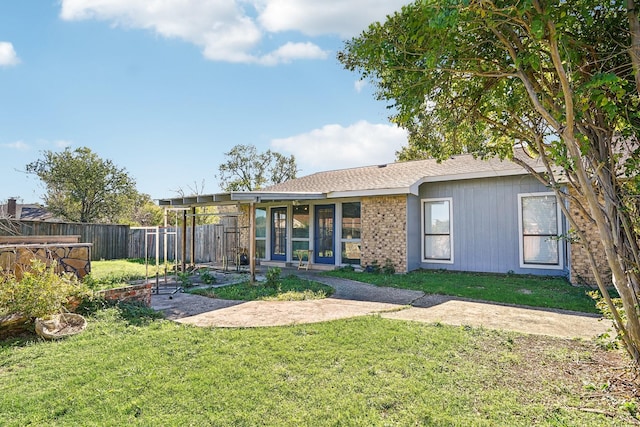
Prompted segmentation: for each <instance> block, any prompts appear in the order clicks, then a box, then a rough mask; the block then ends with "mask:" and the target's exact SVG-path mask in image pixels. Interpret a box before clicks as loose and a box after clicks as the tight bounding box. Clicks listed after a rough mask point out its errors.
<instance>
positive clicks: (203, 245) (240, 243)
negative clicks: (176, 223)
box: [128, 224, 249, 263]
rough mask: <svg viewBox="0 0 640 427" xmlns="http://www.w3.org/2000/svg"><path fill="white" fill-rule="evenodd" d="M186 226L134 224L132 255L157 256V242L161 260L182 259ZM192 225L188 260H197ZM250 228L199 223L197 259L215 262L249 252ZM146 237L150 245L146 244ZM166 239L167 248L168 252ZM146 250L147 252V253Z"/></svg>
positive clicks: (196, 230)
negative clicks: (193, 253) (192, 248)
mask: <svg viewBox="0 0 640 427" xmlns="http://www.w3.org/2000/svg"><path fill="white" fill-rule="evenodd" d="M182 233H183V231H182V228H180V227H178V229H177V230H176V228H175V227H168V228H163V227H158V228H156V227H141V228H136V227H132V228H131V229H130V231H129V248H128V253H129V258H145V257H148V258H150V259H154V260H155V256H156V242H158V243H159V245H158V248H157V250H158V255H159V258H160V261H161V262H162V261H164V260H165V253H166V255H167V260H169V261H174V260H175V259H176V249H177V259H178V260H182ZM192 234H193V233H192V232H191V227H187V235H186V237H187V239H186V248H187V258H186V261H188V262H193V260H191V259H190V258H191V257H190V251H191V236H192ZM246 235H247V232H246V230H242V229H241V228H238V227H235V226H232V225H228V224H205V225H197V226H196V229H195V262H215V263H221V262H223V260H224V259H225V257H226V259H227V260H230V261H231V262H234V260H235V259H236V257H237V256H238V255H239V254H240V253H243V252H244V253H247V251H248V245H249V244H248V242H244V240H246V237H245V236H246ZM145 239H146V248H145ZM165 242H166V252H165ZM145 251H146V253H145Z"/></svg>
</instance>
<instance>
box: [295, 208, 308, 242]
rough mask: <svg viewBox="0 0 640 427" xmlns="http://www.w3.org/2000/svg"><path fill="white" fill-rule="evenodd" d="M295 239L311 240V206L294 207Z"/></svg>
mask: <svg viewBox="0 0 640 427" xmlns="http://www.w3.org/2000/svg"><path fill="white" fill-rule="evenodd" d="M293 237H294V238H302V239H309V205H303V206H294V207H293Z"/></svg>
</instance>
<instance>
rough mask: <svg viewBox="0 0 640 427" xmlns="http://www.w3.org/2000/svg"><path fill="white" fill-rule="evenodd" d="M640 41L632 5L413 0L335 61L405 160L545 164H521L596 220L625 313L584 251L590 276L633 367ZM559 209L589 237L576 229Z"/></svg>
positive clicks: (638, 321) (639, 321)
mask: <svg viewBox="0 0 640 427" xmlns="http://www.w3.org/2000/svg"><path fill="white" fill-rule="evenodd" d="M603 3H604V4H603ZM639 41H640V25H639V24H638V16H637V14H636V6H635V4H634V1H633V0H629V1H622V0H612V1H608V2H600V1H592V0H569V1H564V0H549V1H541V0H523V1H487V0H420V1H417V2H415V3H413V4H411V5H408V6H406V7H404V8H403V9H402V10H401V11H400V12H398V13H396V14H394V15H393V16H390V17H388V19H387V21H386V22H384V23H382V24H381V23H375V24H372V25H371V26H370V27H369V29H368V30H366V31H365V32H364V33H363V34H362V35H360V36H359V37H356V38H354V39H352V40H350V41H348V42H347V43H346V45H345V49H344V50H343V51H342V52H340V53H339V55H338V58H339V60H340V61H341V62H342V63H343V64H344V65H345V67H346V68H348V69H350V70H357V71H359V72H360V73H361V74H362V75H363V77H365V78H370V79H371V80H372V81H373V82H374V83H375V85H376V86H377V88H378V92H377V96H378V98H379V99H381V100H387V101H391V105H390V107H391V108H392V109H393V114H392V120H393V121H394V122H396V123H397V124H398V125H400V126H402V127H404V128H406V129H407V130H408V131H409V143H410V147H409V148H408V149H407V150H404V152H403V153H401V154H402V155H403V156H404V157H411V156H416V155H423V156H432V157H436V158H439V159H445V158H446V157H448V156H450V155H452V154H456V153H461V152H467V153H473V154H476V155H479V156H489V155H499V156H501V157H503V158H505V157H507V158H512V159H513V160H514V161H516V162H519V163H520V164H521V165H522V166H523V167H526V164H525V163H524V162H520V161H519V160H518V158H515V157H514V147H516V146H521V147H523V148H524V149H525V150H526V151H527V152H528V153H529V154H530V155H532V156H539V157H540V158H541V159H542V161H543V162H544V163H545V165H546V166H547V173H543V174H540V173H535V171H533V170H530V172H531V173H532V174H534V175H535V176H536V177H537V178H538V179H539V180H541V181H542V182H543V183H545V184H546V185H547V186H549V187H550V188H552V189H553V190H554V191H555V192H556V195H557V196H558V198H560V199H561V200H570V202H571V203H572V204H573V206H577V207H578V208H579V210H580V211H581V213H583V214H584V215H585V216H587V217H588V219H589V221H590V224H592V225H591V226H592V227H595V228H597V231H598V234H599V236H600V238H601V240H602V242H603V247H604V251H605V254H606V258H607V264H608V266H609V268H610V269H611V273H612V276H613V279H614V282H615V286H616V289H617V290H618V292H619V294H620V296H621V301H622V305H623V310H619V309H618V307H617V306H616V305H615V304H614V302H613V301H612V300H611V299H609V296H608V292H607V286H608V285H610V281H609V278H608V276H606V275H602V274H601V273H602V272H599V271H596V270H597V269H596V264H595V258H594V257H595V254H593V253H590V258H591V261H592V266H593V268H594V273H595V274H596V276H597V279H598V285H599V288H600V291H601V293H602V294H603V296H604V298H605V300H606V301H607V303H608V307H609V309H610V310H611V311H612V313H613V317H614V321H615V324H616V327H617V329H618V331H619V332H620V336H621V337H622V339H623V341H624V343H625V345H626V348H627V350H628V351H629V353H630V354H631V356H632V357H633V358H634V360H635V361H636V363H638V364H640V308H639V307H640V304H639V295H640V276H639V271H640V255H639V253H640V251H639V249H638V238H639V226H640V224H639V222H638V212H639V210H640V209H639V207H640V206H639V200H640V199H639V197H638V196H639V195H640V178H639V174H638V168H639V166H640V160H639V154H640V151H639V148H638V147H639V145H638V137H639V129H640V128H639V124H640V97H639V93H638V88H639V87H640V77H639V76H638V70H639V69H640V67H639V66H638V62H639V61H638V59H639V58H640V55H639V54H638V53H639V52H640V43H639ZM554 168H560V169H561V171H562V172H563V175H564V176H563V178H562V180H561V182H558V180H557V175H555V174H553V173H552V171H553V169H554ZM561 205H562V206H564V204H561ZM565 215H566V216H567V217H568V219H569V222H570V224H571V225H572V228H573V230H572V231H573V233H574V235H573V236H572V238H574V239H575V240H576V242H577V243H579V244H585V243H586V238H585V235H584V231H585V230H584V226H578V224H577V223H576V222H575V221H574V218H573V217H572V215H571V212H569V211H568V210H566V209H565ZM586 249H589V247H588V246H586Z"/></svg>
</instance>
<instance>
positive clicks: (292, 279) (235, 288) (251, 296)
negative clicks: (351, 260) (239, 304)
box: [188, 275, 333, 301]
mask: <svg viewBox="0 0 640 427" xmlns="http://www.w3.org/2000/svg"><path fill="white" fill-rule="evenodd" d="M188 292H189V293H192V294H197V295H204V296H207V297H212V298H221V299H230V300H241V301H254V300H267V301H301V300H309V299H322V298H326V297H328V296H330V295H331V294H332V293H333V288H332V287H330V286H326V285H323V284H321V283H318V282H313V281H311V280H306V279H303V278H300V277H298V276H294V275H290V276H287V277H284V278H282V279H280V280H279V285H278V286H277V287H270V286H267V285H265V284H258V285H253V284H251V283H250V282H242V283H238V284H234V285H228V286H222V287H218V288H213V287H211V288H198V289H191V290H189V291H188Z"/></svg>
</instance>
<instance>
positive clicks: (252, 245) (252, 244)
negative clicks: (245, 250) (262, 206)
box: [249, 202, 256, 284]
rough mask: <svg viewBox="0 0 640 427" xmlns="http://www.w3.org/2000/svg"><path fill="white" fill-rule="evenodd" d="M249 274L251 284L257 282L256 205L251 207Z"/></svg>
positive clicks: (252, 203) (253, 204)
mask: <svg viewBox="0 0 640 427" xmlns="http://www.w3.org/2000/svg"><path fill="white" fill-rule="evenodd" d="M249 272H250V273H251V283H252V284H253V283H255V281H256V204H255V203H254V202H251V204H250V205H249Z"/></svg>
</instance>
